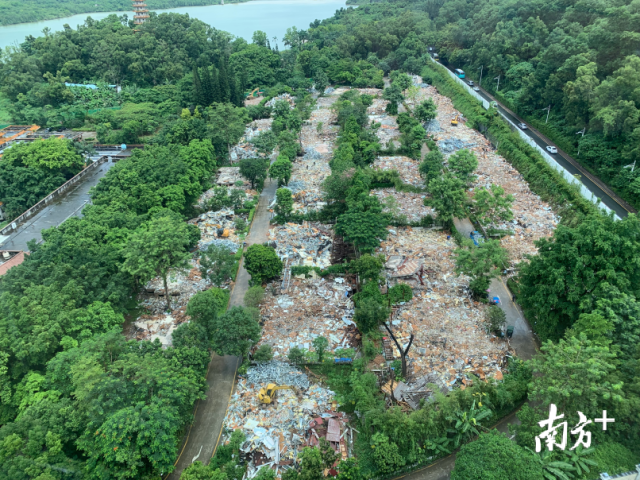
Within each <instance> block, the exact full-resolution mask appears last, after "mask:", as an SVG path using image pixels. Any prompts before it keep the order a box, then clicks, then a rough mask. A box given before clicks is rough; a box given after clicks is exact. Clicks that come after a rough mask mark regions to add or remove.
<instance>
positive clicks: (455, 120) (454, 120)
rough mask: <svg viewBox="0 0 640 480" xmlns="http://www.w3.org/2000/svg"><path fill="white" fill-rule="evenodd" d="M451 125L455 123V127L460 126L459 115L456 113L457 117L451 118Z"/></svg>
mask: <svg viewBox="0 0 640 480" xmlns="http://www.w3.org/2000/svg"><path fill="white" fill-rule="evenodd" d="M451 125H453V126H454V127H457V126H458V115H456V116H455V118H454V119H453V120H451Z"/></svg>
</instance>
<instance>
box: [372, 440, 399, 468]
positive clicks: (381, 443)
mask: <svg viewBox="0 0 640 480" xmlns="http://www.w3.org/2000/svg"><path fill="white" fill-rule="evenodd" d="M371 448H372V450H373V461H374V463H375V465H376V467H378V470H379V471H380V473H382V474H386V475H388V474H390V473H393V472H395V471H396V470H398V469H399V468H401V467H404V465H405V463H406V462H405V459H404V458H403V457H402V455H400V450H399V448H398V445H397V444H396V443H394V442H392V441H390V440H389V437H387V436H386V435H385V434H383V433H380V432H378V433H376V434H374V435H373V436H372V437H371Z"/></svg>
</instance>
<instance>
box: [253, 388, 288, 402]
mask: <svg viewBox="0 0 640 480" xmlns="http://www.w3.org/2000/svg"><path fill="white" fill-rule="evenodd" d="M278 390H293V387H290V386H288V385H280V386H279V387H278V386H276V384H275V383H270V384H269V385H267V388H261V389H260V392H259V393H258V400H260V403H264V404H265V405H270V404H271V403H273V401H274V400H275V398H276V392H277V391H278Z"/></svg>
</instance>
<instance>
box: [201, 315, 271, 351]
mask: <svg viewBox="0 0 640 480" xmlns="http://www.w3.org/2000/svg"><path fill="white" fill-rule="evenodd" d="M211 339H212V344H213V349H214V351H215V352H216V353H217V354H218V355H235V356H236V357H242V358H243V359H244V358H246V357H247V354H248V353H249V349H250V348H251V346H252V345H254V344H255V343H257V342H258V341H259V340H260V324H259V323H258V322H256V320H255V319H254V318H252V317H251V315H249V313H247V311H246V310H245V309H244V308H243V307H231V308H230V309H229V310H228V311H227V313H225V314H224V315H221V316H220V317H219V318H218V320H217V321H216V326H215V330H214V331H213V332H212V335H211Z"/></svg>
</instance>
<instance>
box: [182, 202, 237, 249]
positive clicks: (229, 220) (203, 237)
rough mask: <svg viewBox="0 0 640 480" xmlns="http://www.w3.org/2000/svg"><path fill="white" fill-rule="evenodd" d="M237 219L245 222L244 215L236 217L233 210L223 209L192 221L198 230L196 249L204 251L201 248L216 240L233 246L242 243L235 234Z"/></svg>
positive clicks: (206, 213) (204, 214) (207, 213)
mask: <svg viewBox="0 0 640 480" xmlns="http://www.w3.org/2000/svg"><path fill="white" fill-rule="evenodd" d="M238 218H243V219H245V220H246V215H236V214H235V213H234V212H233V209H230V208H225V209H222V210H218V211H217V212H205V213H203V214H201V215H200V216H199V217H197V218H196V219H194V222H195V223H196V224H197V225H198V228H199V229H200V241H199V242H198V247H199V248H200V249H201V250H204V248H203V247H205V246H206V245H209V244H211V243H216V242H214V240H218V239H222V240H226V241H228V242H231V243H233V244H235V245H238V244H240V243H242V240H241V239H240V238H239V237H238V235H237V233H236V227H235V221H236V220H237V219H238ZM236 250H237V248H236Z"/></svg>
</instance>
